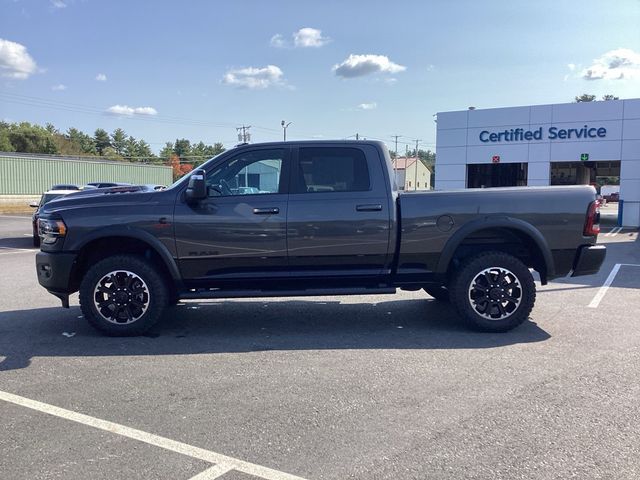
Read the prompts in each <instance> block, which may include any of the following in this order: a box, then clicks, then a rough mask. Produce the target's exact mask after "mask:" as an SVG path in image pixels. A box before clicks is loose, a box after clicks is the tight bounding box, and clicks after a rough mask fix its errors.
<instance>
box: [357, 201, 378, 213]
mask: <svg viewBox="0 0 640 480" xmlns="http://www.w3.org/2000/svg"><path fill="white" fill-rule="evenodd" d="M356 210H357V211H358V212H381V211H382V205H380V204H379V203H369V204H366V205H356Z"/></svg>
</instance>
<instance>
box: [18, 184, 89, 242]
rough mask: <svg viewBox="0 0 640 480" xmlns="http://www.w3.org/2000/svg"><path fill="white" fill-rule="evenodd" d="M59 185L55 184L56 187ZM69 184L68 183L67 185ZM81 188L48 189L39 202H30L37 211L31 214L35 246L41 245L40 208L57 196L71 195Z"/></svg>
mask: <svg viewBox="0 0 640 480" xmlns="http://www.w3.org/2000/svg"><path fill="white" fill-rule="evenodd" d="M55 186H57V185H54V187H55ZM67 186H68V185H67ZM78 191H79V189H56V188H53V189H51V190H48V191H46V192H45V193H43V194H42V196H41V197H40V201H39V202H32V203H30V204H29V206H30V207H32V208H35V209H36V210H35V212H33V215H31V227H32V230H33V246H34V247H39V246H40V236H39V234H38V218H39V215H40V209H41V208H42V207H43V206H44V205H45V204H47V203H49V202H50V201H51V200H53V199H55V198H60V197H63V196H64V195H69V194H71V193H77V192H78Z"/></svg>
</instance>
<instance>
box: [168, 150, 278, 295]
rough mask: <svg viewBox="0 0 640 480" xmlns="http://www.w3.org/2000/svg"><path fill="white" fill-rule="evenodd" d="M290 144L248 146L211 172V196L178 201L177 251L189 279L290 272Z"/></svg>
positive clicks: (183, 271)
mask: <svg viewBox="0 0 640 480" xmlns="http://www.w3.org/2000/svg"><path fill="white" fill-rule="evenodd" d="M289 150H290V149H289V148H256V149H252V150H245V151H243V152H240V153H238V154H237V155H235V156H233V157H230V158H227V159H226V160H224V161H223V162H222V163H220V164H214V165H213V166H212V168H210V169H209V170H208V171H207V177H206V183H207V192H208V196H207V198H206V199H204V200H201V201H200V202H198V203H196V204H193V205H189V204H187V203H186V202H184V201H182V200H178V202H177V203H176V210H175V216H174V222H175V238H176V250H177V253H178V262H179V265H180V270H181V272H182V276H183V278H184V279H185V280H187V281H197V280H201V281H204V282H205V283H206V282H210V280H212V279H222V280H224V279H229V280H232V279H241V278H249V277H250V278H257V277H262V278H271V277H280V276H287V275H288V272H287V267H288V266H287V239H286V233H287V232H286V218H287V194H286V191H285V189H286V187H287V181H288V171H289V167H288V166H289V157H290V155H289Z"/></svg>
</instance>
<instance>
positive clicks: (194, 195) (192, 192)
mask: <svg viewBox="0 0 640 480" xmlns="http://www.w3.org/2000/svg"><path fill="white" fill-rule="evenodd" d="M205 175H206V172H205V171H204V170H194V171H193V173H192V174H191V177H190V178H189V186H188V187H187V191H186V192H185V198H186V200H187V202H189V203H193V202H197V201H198V200H202V199H204V198H207V185H206V183H205V181H204V178H205Z"/></svg>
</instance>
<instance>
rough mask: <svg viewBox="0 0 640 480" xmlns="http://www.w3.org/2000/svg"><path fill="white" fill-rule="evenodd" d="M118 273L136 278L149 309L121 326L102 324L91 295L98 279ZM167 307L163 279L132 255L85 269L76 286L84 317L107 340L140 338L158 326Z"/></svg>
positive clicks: (102, 319)
mask: <svg viewBox="0 0 640 480" xmlns="http://www.w3.org/2000/svg"><path fill="white" fill-rule="evenodd" d="M118 270H127V271H130V272H132V273H134V274H135V275H137V276H139V277H140V278H141V279H142V280H143V281H144V282H145V283H146V285H147V288H148V291H149V305H148V307H147V310H146V311H145V312H144V314H143V315H142V316H141V317H140V318H138V319H137V320H135V321H134V322H131V323H128V324H122V325H118V324H115V323H112V322H110V321H108V320H106V319H105V318H104V317H103V316H102V315H101V314H100V313H99V311H98V309H97V308H96V306H95V302H94V291H95V288H96V285H97V284H98V282H99V281H100V279H102V278H103V277H104V276H105V275H106V274H108V273H109V272H113V271H118ZM167 303H168V296H167V287H166V285H165V283H164V279H163V277H162V276H161V275H160V274H159V273H158V272H157V270H156V269H155V268H154V267H153V266H152V265H151V264H150V263H149V262H147V261H146V260H145V259H144V258H142V257H138V256H135V255H116V256H112V257H107V258H105V259H104V260H101V261H99V262H98V263H96V264H95V265H93V266H92V267H91V268H89V270H88V271H87V273H86V274H85V276H84V278H83V279H82V282H81V284H80V308H81V310H82V313H83V315H84V317H85V318H86V319H87V320H88V321H89V323H90V324H91V325H93V326H94V327H95V328H97V329H98V330H100V331H102V332H103V333H106V334H107V335H110V336H135V335H141V334H142V333H144V332H146V331H147V330H149V329H150V328H151V327H152V326H153V325H155V324H156V323H157V322H158V320H159V319H160V317H161V316H162V313H163V312H164V310H165V307H166V306H167Z"/></svg>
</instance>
